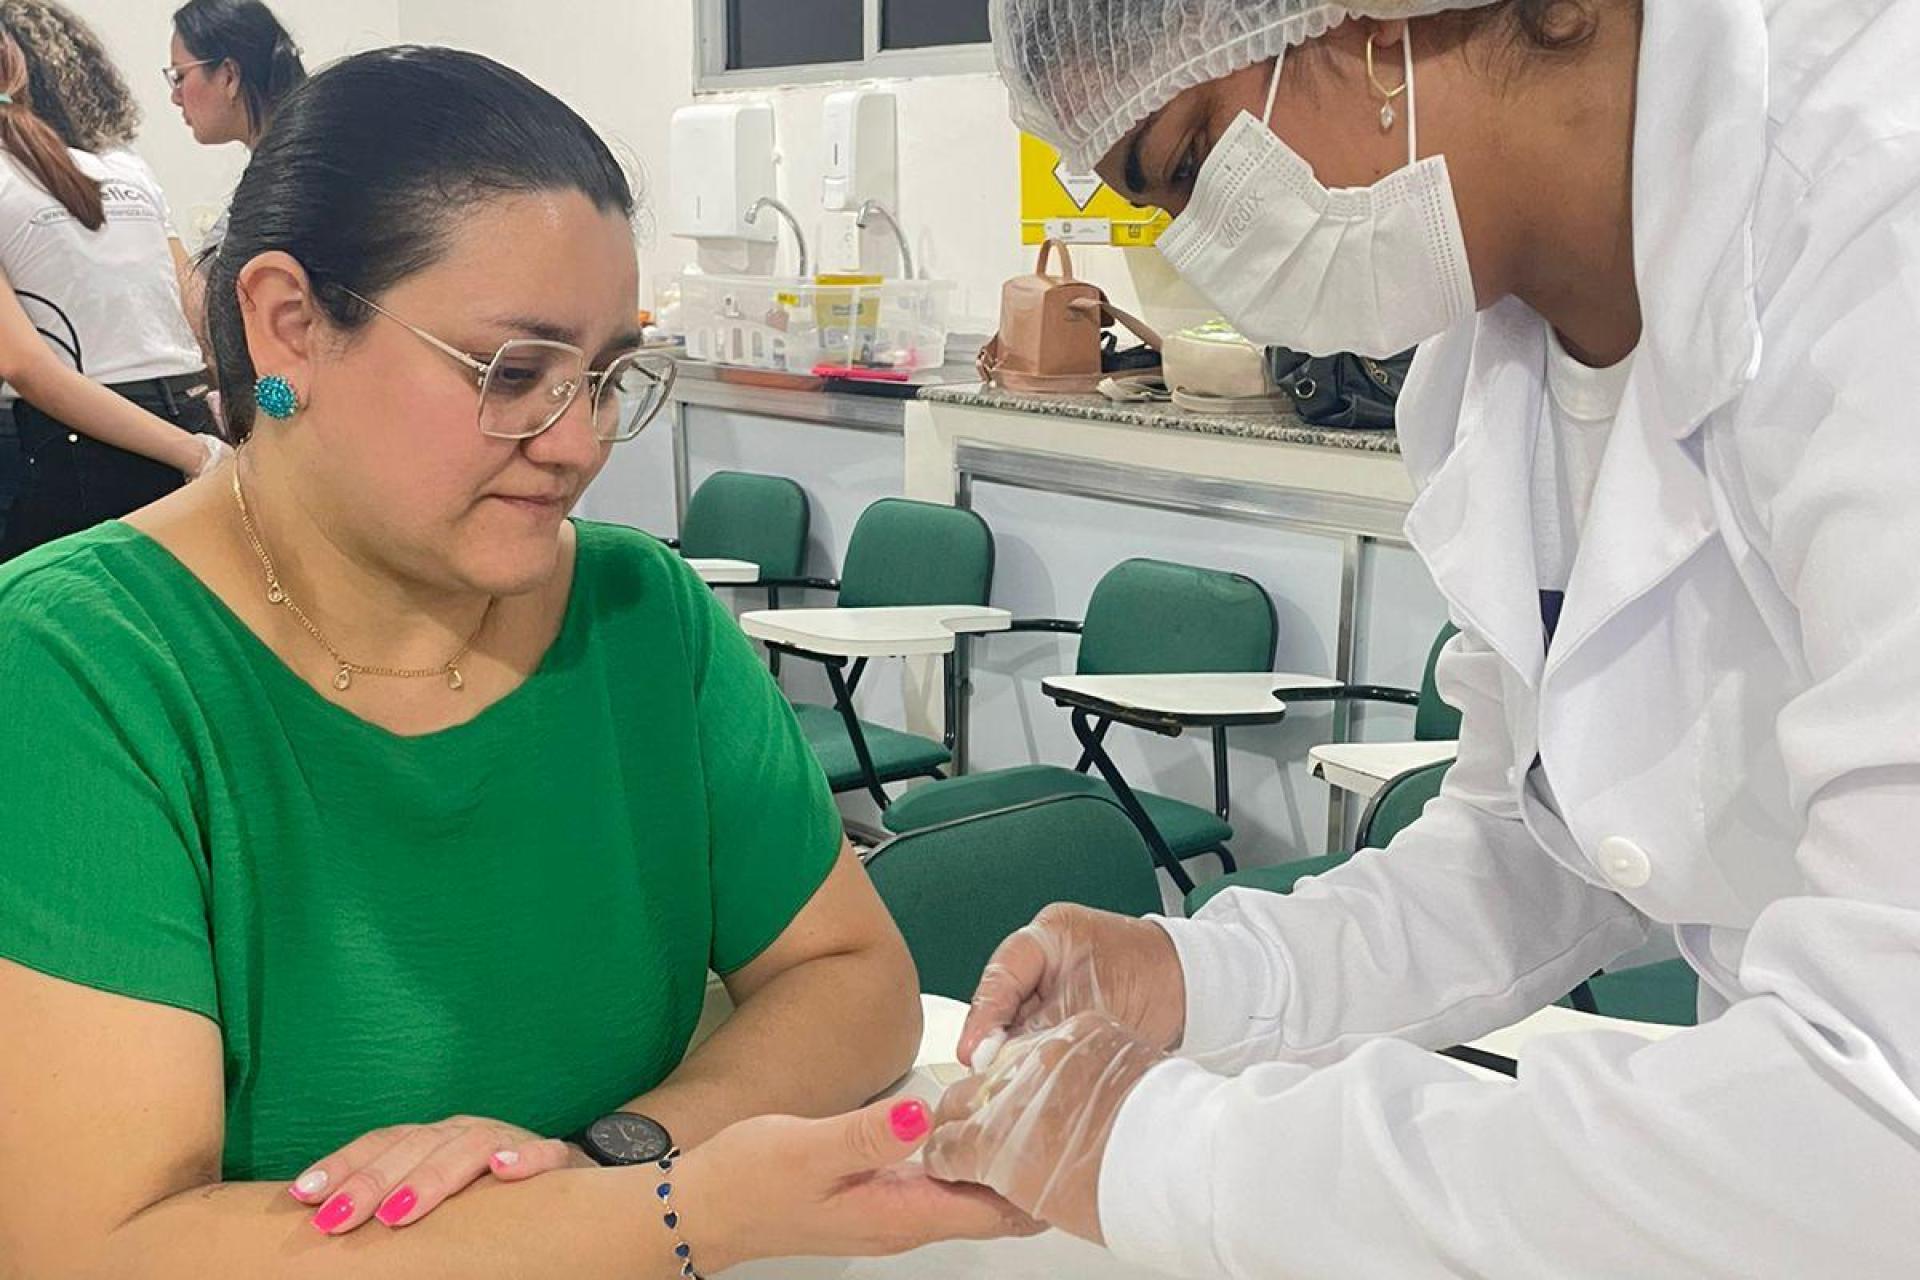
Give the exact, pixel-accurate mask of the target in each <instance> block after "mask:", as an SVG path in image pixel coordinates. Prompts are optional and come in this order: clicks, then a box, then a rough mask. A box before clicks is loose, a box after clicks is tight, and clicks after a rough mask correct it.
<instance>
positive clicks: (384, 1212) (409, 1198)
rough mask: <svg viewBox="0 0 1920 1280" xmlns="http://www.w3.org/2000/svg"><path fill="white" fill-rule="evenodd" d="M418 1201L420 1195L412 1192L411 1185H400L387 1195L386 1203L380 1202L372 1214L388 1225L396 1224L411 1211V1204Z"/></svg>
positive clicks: (413, 1204) (415, 1203)
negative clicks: (400, 1186)
mask: <svg viewBox="0 0 1920 1280" xmlns="http://www.w3.org/2000/svg"><path fill="white" fill-rule="evenodd" d="M419 1203H420V1197H419V1196H417V1195H415V1194H413V1188H412V1187H402V1188H400V1189H399V1190H398V1191H396V1192H394V1193H393V1194H392V1195H390V1196H388V1197H387V1199H386V1203H384V1204H382V1205H381V1206H380V1208H379V1209H377V1210H376V1211H375V1212H374V1215H373V1216H374V1217H376V1218H378V1219H380V1221H382V1222H384V1223H386V1224H387V1225H388V1226H390V1227H392V1226H397V1225H399V1223H400V1221H401V1220H402V1219H403V1218H405V1217H406V1216H407V1215H408V1214H410V1213H412V1212H413V1206H415V1205H417V1204H419Z"/></svg>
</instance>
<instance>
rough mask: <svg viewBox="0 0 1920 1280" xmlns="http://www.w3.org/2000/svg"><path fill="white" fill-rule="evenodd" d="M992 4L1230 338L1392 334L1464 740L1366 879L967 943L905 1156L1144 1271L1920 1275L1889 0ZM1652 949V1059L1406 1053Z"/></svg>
mask: <svg viewBox="0 0 1920 1280" xmlns="http://www.w3.org/2000/svg"><path fill="white" fill-rule="evenodd" d="M993 10H994V23H995V27H994V38H995V44H996V47H997V49H998V52H999V56H1000V60H1001V64H1002V68H1003V71H1004V74H1005V76H1006V78H1007V82H1008V88H1009V90H1010V92H1011V95H1012V99H1013V103H1014V108H1015V114H1016V117H1017V119H1018V120H1019V122H1020V123H1021V124H1022V125H1024V126H1025V127H1027V128H1029V129H1031V130H1034V131H1037V132H1038V133H1040V134H1041V135H1043V136H1045V137H1047V138H1048V139H1050V140H1052V141H1054V142H1056V143H1058V144H1060V145H1061V147H1062V148H1063V149H1064V151H1065V152H1066V155H1067V157H1068V159H1069V160H1071V161H1077V162H1080V163H1083V164H1097V165H1098V166H1099V168H1100V171H1101V172H1102V173H1103V175H1104V176H1106V177H1107V179H1108V180H1109V181H1110V182H1112V183H1113V184H1114V185H1116V186H1118V187H1120V188H1122V189H1123V190H1125V191H1128V192H1129V193H1131V194H1132V195H1133V196H1134V197H1135V198H1136V199H1138V200H1140V201H1142V202H1148V203H1153V204H1157V205H1160V206H1162V207H1165V208H1167V209H1169V210H1171V211H1174V212H1175V213H1177V214H1178V217H1177V219H1176V221H1175V223H1174V225H1173V227H1172V229H1171V230H1170V232H1169V233H1168V235H1167V236H1166V238H1165V240H1164V241H1163V242H1162V248H1163V250H1164V252H1165V253H1166V254H1167V256H1168V257H1169V259H1170V260H1171V261H1172V263H1173V264H1174V266H1175V267H1176V268H1177V269H1178V270H1179V271H1180V272H1181V273H1182V274H1183V275H1184V276H1186V277H1187V278H1188V279H1189V280H1190V281H1192V283H1194V284H1195V285H1197V286H1198V287H1199V288H1200V289H1201V290H1202V291H1204V292H1205V293H1206V294H1207V295H1208V296H1209V297H1211V298H1212V300H1213V301H1214V302H1215V303H1216V304H1217V305H1218V306H1219V307H1220V308H1221V309H1222V310H1223V311H1224V312H1225V314H1226V315H1227V316H1228V318H1229V319H1231V320H1233V321H1234V322H1235V323H1236V324H1237V325H1238V326H1239V327H1240V328H1241V330H1242V331H1243V332H1245V333H1247V334H1248V335H1249V336H1251V337H1253V338H1254V339H1256V340H1258V341H1263V342H1271V343H1283V344H1285V345H1287V346H1291V347H1296V348H1305V349H1307V350H1310V351H1317V352H1325V351H1329V350H1336V349H1352V350H1358V351H1360V352H1363V353H1367V354H1371V355H1376V356H1378V355H1385V354H1387V353H1389V352H1393V351H1396V350H1399V349H1401V348H1403V347H1406V346H1409V345H1411V344H1414V343H1423V344H1426V345H1424V346H1423V347H1422V349H1421V352H1420V355H1419V357H1418V360H1417V362H1416V364H1415V368H1414V371H1413V374H1412V378H1411V380H1410V382H1409V384H1408V386H1407V391H1406V396H1405V398H1404V399H1403V401H1402V403H1401V406H1400V413H1401V425H1400V435H1401V442H1402V446H1403V449H1404V452H1405V455H1406V460H1407V463H1408V465H1409V466H1410V468H1411V469H1412V472H1413V475H1414V479H1415V481H1416V483H1417V487H1418V494H1419V496H1418V498H1417V500H1416V502H1415V504H1414V506H1413V509H1412V512H1411V515H1410V516H1409V519H1408V523H1407V532H1408V535H1409V537H1410V539H1411V541H1412V542H1413V544H1414V546H1415V547H1416V548H1417V549H1418V550H1419V552H1420V554H1421V555H1422V556H1423V557H1424V558H1425V560H1426V562H1427V565H1428V566H1429V568H1430V569H1431V571H1432V574H1433V576H1434V578H1435V580H1436V581H1437V582H1438V584H1439V586H1440V589H1441V591H1442V592H1443V593H1444V594H1445V596H1446V598H1447V601H1448V603H1449V605H1450V606H1451V612H1452V616H1453V618H1454V620H1455V621H1456V622H1457V623H1459V625H1460V626H1461V627H1462V628H1463V632H1464V634H1463V635H1462V636H1461V637H1460V638H1459V639H1458V640H1457V641H1456V642H1455V643H1454V644H1453V645H1452V646H1451V647H1450V648H1449V649H1448V650H1447V651H1446V653H1445V655H1444V656H1443V658H1442V659H1441V664H1440V685H1441V690H1442V692H1443V694H1444V695H1445V696H1446V698H1447V699H1448V701H1450V702H1452V703H1453V704H1454V705H1456V706H1457V707H1459V708H1460V709H1461V710H1462V711H1463V712H1464V715H1465V724H1464V729H1463V731H1462V741H1461V744H1460V757H1459V761H1458V763H1457V765H1456V766H1455V767H1454V769H1453V771H1452V773H1451V775H1450V776H1449V778H1448V780H1447V784H1446V786H1445V789H1444V791H1443V792H1442V794H1441V796H1440V797H1439V799H1438V800H1437V801H1435V802H1434V803H1433V804H1432V805H1431V806H1430V807H1429V808H1428V809H1427V811H1426V814H1425V816H1424V817H1423V818H1422V819H1421V820H1420V821H1419V822H1417V823H1416V824H1414V825H1413V826H1412V827H1411V828H1410V829H1409V830H1407V831H1406V832H1405V834H1404V835H1402V836H1401V837H1400V839H1398V840H1397V841H1395V842H1394V843H1393V846H1392V847H1391V848H1389V849H1387V850H1385V851H1381V852H1371V853H1364V854H1362V855H1360V856H1358V857H1357V858H1355V859H1354V860H1353V861H1352V862H1351V863H1350V864H1348V865H1346V866H1344V867H1342V868H1341V869H1340V870H1338V871H1335V872H1332V873H1330V874H1328V875H1325V876H1323V877H1321V878H1319V879H1317V880H1313V881H1310V882H1307V883H1305V884H1303V885H1301V886H1300V887H1299V888H1298V889H1296V890H1295V891H1294V892H1293V893H1292V894H1291V895H1288V896H1279V895H1273V894H1266V893H1260V892H1254V891H1251V890H1245V889H1242V890H1236V891H1233V892H1229V893H1227V894H1225V895H1223V896H1221V897H1220V898H1218V899H1216V900H1215V901H1214V902H1213V903H1212V904H1211V905H1210V906H1209V907H1208V908H1207V909H1206V910H1204V911H1202V912H1201V913H1200V914H1199V915H1198V916H1197V917H1196V918H1194V919H1191V920H1155V921H1151V922H1147V921H1129V920H1123V919H1119V918H1114V917H1108V916H1102V915H1098V914H1095V913H1091V912H1084V911H1073V910H1066V911H1060V910H1055V911H1051V912H1049V913H1048V914H1046V915H1045V916H1043V917H1042V918H1041V919H1040V920H1039V921H1037V922H1036V923H1035V925H1034V926H1033V927H1032V928H1030V929H1028V930H1026V931H1024V932H1023V933H1021V934H1018V935H1016V936H1015V937H1014V938H1013V939H1011V940H1010V941H1009V942H1008V943H1007V944H1006V945H1005V946H1004V947H1003V948H1002V949H1001V951H1000V953H999V955H998V956H997V957H996V961H995V963H994V964H993V965H992V966H990V968H989V971H988V973H987V975H986V977H985V979H984V980H983V983H982V986H981V990H980V993H979V996H978V997H977V999H976V1002H975V1009H974V1013H973V1018H972V1021H971V1022H970V1024H969V1027H968V1031H967V1035H966V1039H965V1040H963V1042H962V1045H961V1052H962V1056H963V1058H968V1059H969V1060H970V1059H971V1056H972V1054H973V1050H974V1048H975V1047H976V1046H978V1045H979V1044H980V1043H981V1041H982V1039H983V1037H986V1036H988V1035H989V1034H994V1035H995V1036H996V1038H997V1034H998V1032H999V1031H1000V1030H1001V1029H1003V1028H1005V1029H1007V1030H1009V1031H1011V1033H1012V1034H1013V1036H1014V1037H1015V1038H1014V1039H1013V1040H1012V1041H1011V1042H1010V1043H1009V1044H1007V1046H1006V1047H1005V1048H1004V1049H1002V1050H1000V1051H999V1053H998V1056H997V1057H996V1058H995V1060H994V1062H993V1064H992V1065H991V1067H990V1068H988V1070H987V1071H986V1073H985V1074H984V1075H979V1076H976V1077H975V1078H974V1079H973V1080H971V1081H969V1082H968V1083H966V1084H964V1085H962V1086H961V1087H959V1088H957V1089H955V1090H954V1091H952V1092H951V1093H950V1095H949V1097H948V1098H947V1100H946V1101H945V1103H944V1104H943V1106H942V1108H941V1110H940V1114H939V1116H938V1117H937V1128H936V1133H935V1137H934V1140H933V1143H932V1146H931V1148H930V1155H929V1164H930V1167H931V1168H932V1169H933V1170H934V1172H935V1173H936V1175H937V1176H941V1177H946V1178H950V1179H955V1180H965V1181H977V1182H983V1183H986V1184H988V1185H990V1186H992V1187H993V1188H995V1189H996V1190H998V1191H1000V1192H1001V1193H1002V1194H1004V1195H1005V1196H1007V1197H1008V1198H1009V1199H1011V1200H1013V1201H1014V1202H1015V1203H1016V1204H1018V1205H1020V1206H1021V1207H1022V1208H1024V1209H1027V1210H1029V1211H1031V1212H1033V1213H1035V1214H1036V1215H1037V1216H1039V1217H1042V1218H1045V1219H1048V1220H1050V1221H1053V1222H1055V1223H1056V1224H1058V1225H1060V1226H1062V1227H1065V1228H1068V1229H1070V1230H1072V1231H1074V1232H1076V1233H1078V1234H1080V1235H1082V1236H1087V1237H1089V1238H1092V1239H1095V1240H1104V1242H1105V1243H1106V1244H1107V1245H1108V1246H1109V1247H1110V1248H1111V1249H1112V1250H1113V1251H1115V1252H1116V1253H1118V1254H1120V1255H1121V1256H1123V1257H1125V1258H1127V1259H1131V1260H1136V1261H1139V1262H1144V1263H1148V1264H1155V1265H1158V1266H1159V1267H1161V1268H1163V1269H1165V1270H1167V1271H1170V1272H1172V1273H1174V1274H1176V1275H1188V1276H1231V1277H1246V1278H1252V1277H1273V1278H1278V1277H1286V1278H1287V1280H1296V1278H1298V1277H1312V1276H1348V1277H1351V1276H1358V1277H1393V1278H1395V1280H1410V1278H1412V1277H1421V1276H1439V1275H1446V1276H1461V1275H1472V1276H1499V1277H1517V1278H1522V1280H1542V1278H1544V1277H1556V1278H1557V1277H1607V1278H1609V1280H1617V1278H1619V1277H1628V1276H1631V1277H1636V1278H1640V1277H1656V1276H1657V1277H1668V1276H1672V1277H1680V1276H1685V1277H1702V1276H1712V1277H1741V1278H1742V1280H1746V1278H1750V1277H1773V1276H1781V1277H1789V1276H1790V1277H1813V1276H1845V1277H1849V1280H1860V1278H1863V1277H1881V1276H1887V1277H1894V1276H1898V1277H1907V1278H1911V1277H1913V1276H1915V1275H1920V1212H1917V1211H1916V1208H1915V1205H1916V1200H1915V1191H1916V1188H1920V89H1917V88H1916V81H1915V79H1914V70H1913V69H1914V68H1915V67H1916V66H1920V3H1916V2H1915V0H1642V2H1639V3H1636V2H1634V0H1505V2H1504V3H1503V2H1501V0H1348V2H1347V3H1330V2H1328V0H994V4H993ZM1329 188H1334V190H1329ZM1656 933H1657V934H1665V935H1671V936H1672V937H1673V938H1674V939H1675V940H1676V941H1677V945H1678V947H1679V950H1680V952H1681V954H1682V955H1683V956H1684V957H1685V958H1686V960H1687V962H1688V963H1689V964H1690V965H1692V967H1693V968H1694V969H1695V970H1697V972H1698V973H1699V976H1700V985H1701V1010H1700V1012H1701V1024H1700V1025H1699V1026H1698V1027H1696V1028H1691V1029H1687V1030H1683V1031H1681V1032H1680V1033H1678V1034H1676V1035H1674V1036H1673V1037H1672V1038H1671V1039H1668V1040H1665V1041H1663V1042H1659V1043H1651V1042H1648V1041H1645V1040H1642V1039H1640V1038H1638V1037H1636V1036H1633V1035H1629V1034H1623V1033H1619V1032H1600V1031H1597V1032H1592V1033H1586V1034H1575V1035H1568V1036H1564V1037H1555V1038H1549V1039H1548V1040H1546V1041H1544V1042H1538V1043H1536V1045H1535V1046H1534V1047H1533V1048H1532V1049H1531V1050H1530V1051H1529V1053H1528V1055H1527V1057H1526V1059H1525V1061H1524V1063H1523V1065H1522V1069H1521V1073H1520V1077H1519V1080H1518V1082H1517V1083H1515V1082H1506V1081H1494V1080H1491V1079H1487V1078H1482V1077H1475V1076H1470V1075H1469V1074H1467V1072H1466V1071H1465V1070H1464V1069H1463V1068H1461V1067H1459V1066H1458V1065H1457V1064H1455V1063H1453V1062H1451V1061H1449V1060H1447V1059H1444V1058H1441V1057H1438V1056H1435V1055H1433V1054H1431V1053H1429V1052H1428V1050H1429V1049H1432V1048H1435V1047H1439V1046H1446V1045H1451V1044H1455V1043H1459V1042H1462V1041H1469V1040H1472V1039H1474V1038H1476V1037H1478V1036H1481V1035H1483V1034H1485V1033H1487V1032H1490V1031H1492V1030H1494V1029H1496V1028H1499V1027H1502V1026H1505V1025H1508V1024H1511V1023H1514V1022H1516V1021H1518V1020H1520V1019H1522V1018H1524V1017H1525V1016H1527V1015H1528V1014H1529V1013H1531V1012H1533V1011H1534V1010H1537V1009H1539V1008H1541V1007H1542V1006H1544V1005H1546V1004H1547V1003H1549V1002H1550V1001H1552V1000H1554V999H1555V998H1556V997H1559V996H1561V995H1563V994H1565V993H1566V992H1567V991H1568V990H1569V989H1570V988H1572V987H1573V986H1575V985H1576V984H1577V983H1579V982H1580V981H1581V980H1582V979H1583V978H1585V977H1587V976H1588V975H1590V974H1592V973H1593V972H1594V971H1595V970H1596V969H1599V968H1601V967H1603V966H1605V965H1607V964H1609V963H1610V962H1612V961H1614V960H1615V959H1616V958H1617V957H1620V956H1621V955H1622V954H1623V953H1626V952H1628V951H1629V950H1631V949H1633V948H1636V947H1638V946H1640V945H1641V944H1642V943H1643V941H1645V940H1647V939H1648V938H1649V937H1650V936H1651V935H1653V934H1656ZM983 1056H984V1055H983Z"/></svg>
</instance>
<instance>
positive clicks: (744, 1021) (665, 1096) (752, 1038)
mask: <svg viewBox="0 0 1920 1280" xmlns="http://www.w3.org/2000/svg"><path fill="white" fill-rule="evenodd" d="M918 987H919V984H918V982H917V980H916V977H915V974H914V971H913V964H912V961H911V960H909V959H906V957H905V953H904V951H902V952H900V953H899V954H898V955H895V954H893V953H891V952H889V953H887V954H885V955H869V954H863V953H855V954H848V955H838V956H825V957H822V958H820V959H817V960H811V961H808V962H807V963H805V964H802V965H798V966H796V967H795V968H793V969H791V970H789V971H788V972H786V973H783V974H781V975H779V976H778V977H776V978H774V979H773V980H772V981H771V982H769V983H768V984H767V985H766V986H765V987H764V988H762V989H761V990H759V991H757V992H755V993H754V995H753V996H752V997H751V998H750V999H748V1000H746V1001H745V1002H744V1003H742V1004H741V1005H740V1006H739V1007H738V1008H737V1009H736V1010H735V1011H734V1013H733V1015H732V1016H731V1017H730V1018H728V1019H727V1021H726V1022H725V1024H723V1025H722V1026H721V1028H720V1030H719V1031H717V1032H716V1033H714V1036H713V1038H712V1039H711V1040H708V1041H707V1042H706V1043H705V1044H703V1045H701V1046H700V1047H699V1048H698V1049H696V1050H694V1051H693V1052H692V1053H691V1054H689V1055H688V1056H687V1059H686V1061H685V1062H683V1063H681V1064H680V1067H679V1069H678V1070H677V1071H675V1072H674V1073H673V1075H671V1076H669V1077H668V1078H667V1080H666V1081H664V1082H663V1083H662V1084H661V1085H660V1086H659V1087H658V1088H656V1089H654V1090H652V1091H651V1092H649V1093H647V1094H644V1095H642V1096H641V1097H639V1098H636V1099H634V1101H633V1102H632V1103H631V1104H630V1109H631V1110H635V1111H639V1112H642V1113H644V1114H646V1115H649V1116H652V1117H654V1118H655V1119H657V1120H659V1121H660V1122H661V1123H662V1124H664V1125H665V1126H666V1127H667V1129H668V1131H669V1132H670V1133H672V1134H673V1137H674V1140H675V1141H676V1142H678V1143H679V1144H680V1145H681V1146H683V1147H686V1148H689V1149H691V1148H693V1147H695V1146H697V1145H699V1144H700V1143H702V1142H704V1141H706V1140H707V1139H708V1138H710V1137H712V1136H713V1135H714V1134H716V1133H718V1132H719V1131H720V1130H722V1129H724V1128H726V1127H727V1126H728V1125H730V1124H733V1123H734V1122H735V1121H738V1120H743V1119H746V1118H747V1117H749V1116H757V1115H797V1116H810V1117H823V1116H832V1115H838V1114H840V1113H841V1112H844V1111H849V1110H852V1109H853V1108H855V1107H858V1106H860V1105H862V1104H863V1103H865V1102H868V1101H870V1100H871V1099H872V1098H873V1097H874V1096H875V1095H877V1094H879V1093H881V1092H883V1091H884V1090H885V1089H886V1088H887V1086H889V1085H891V1084H893V1083H894V1082H895V1081H897V1080H898V1079H900V1077H901V1076H903V1075H905V1074H906V1073H907V1072H908V1071H909V1070H911V1069H912V1067H913V1060H914V1056H915V1054H916V1053H917V1052H918V1050H919V1045H920V1024H921V1013H920V997H919V994H918Z"/></svg>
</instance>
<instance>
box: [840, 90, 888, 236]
mask: <svg viewBox="0 0 1920 1280" xmlns="http://www.w3.org/2000/svg"><path fill="white" fill-rule="evenodd" d="M824 123H825V126H826V127H825V138H824V142H825V146H826V162H827V164H826V181H825V183H824V186H823V190H822V196H821V198H822V202H823V203H824V204H825V206H826V208H827V209H828V211H829V212H834V213H839V212H844V211H849V210H855V209H858V208H859V207H860V206H861V205H862V204H865V203H866V202H867V201H869V200H878V201H880V202H881V203H882V204H885V205H887V206H888V207H893V206H895V205H897V204H898V203H899V186H900V148H899V123H898V117H897V103H896V100H895V98H894V96H893V95H892V94H891V93H887V92H885V91H883V90H879V89H843V90H841V91H839V92H837V93H831V94H828V95H827V105H826V110H825V121H824Z"/></svg>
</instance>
